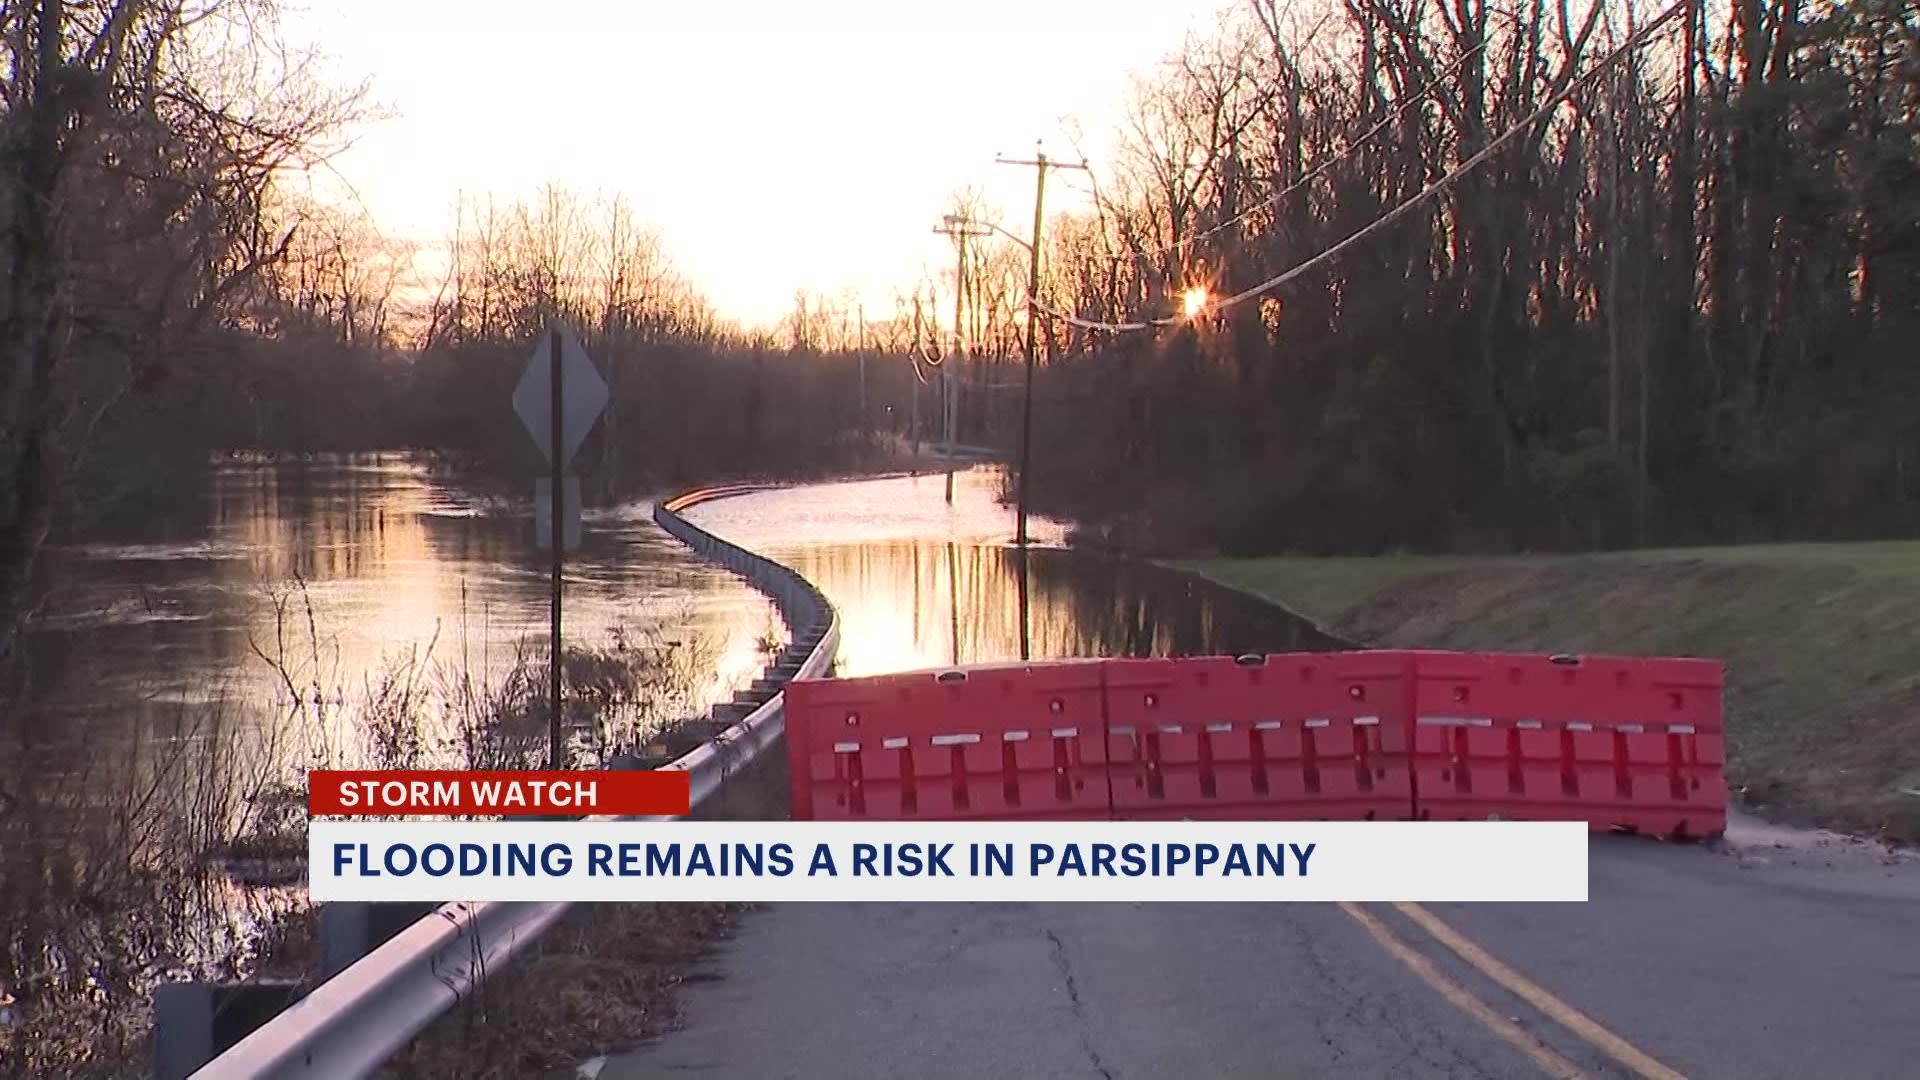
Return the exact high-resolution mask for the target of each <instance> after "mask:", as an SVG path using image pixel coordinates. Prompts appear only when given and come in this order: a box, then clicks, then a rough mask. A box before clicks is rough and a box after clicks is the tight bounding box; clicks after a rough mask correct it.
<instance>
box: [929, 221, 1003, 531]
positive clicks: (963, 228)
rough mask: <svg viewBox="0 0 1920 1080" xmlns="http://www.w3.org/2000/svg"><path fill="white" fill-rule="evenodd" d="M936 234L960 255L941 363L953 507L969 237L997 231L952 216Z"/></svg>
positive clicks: (965, 347) (964, 352)
mask: <svg viewBox="0 0 1920 1080" xmlns="http://www.w3.org/2000/svg"><path fill="white" fill-rule="evenodd" d="M933 231H934V232H937V233H940V234H942V235H945V236H951V237H953V238H954V240H955V241H956V242H957V244H958V247H959V253H960V261H959V265H958V268H957V269H956V270H955V272H954V277H953V352H951V353H949V354H948V355H947V358H946V359H945V360H943V361H941V363H940V373H941V376H942V378H941V380H940V387H941V391H942V392H941V395H940V396H941V398H942V400H943V402H944V404H945V408H944V410H943V411H944V412H945V414H946V417H945V423H946V441H947V454H946V456H947V505H948V506H952V505H953V425H954V421H955V420H957V419H958V418H959V413H958V411H957V410H956V409H955V407H954V400H953V394H954V375H955V374H956V372H955V370H954V369H955V367H956V366H957V365H958V364H959V363H960V358H961V357H963V356H965V355H966V352H967V341H966V336H965V335H966V322H965V319H966V303H967V240H968V238H969V237H984V236H992V235H993V230H992V229H991V228H988V227H987V226H985V225H981V224H978V223H976V222H972V221H969V220H967V219H966V218H965V217H962V216H961V215H959V214H948V215H947V216H946V217H945V218H944V219H943V220H942V221H941V222H940V224H939V226H938V227H936V228H935V229H934V230H933Z"/></svg>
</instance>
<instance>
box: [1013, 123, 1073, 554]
mask: <svg viewBox="0 0 1920 1080" xmlns="http://www.w3.org/2000/svg"><path fill="white" fill-rule="evenodd" d="M995 160H996V161H997V162H998V163H999V164H1002V165H1021V166H1026V167H1028V168H1031V169H1033V171H1034V181H1033V242H1032V243H1031V244H1029V245H1028V247H1027V341H1026V365H1027V371H1026V392H1025V394H1024V395H1023V397H1022V398H1021V404H1020V480H1019V495H1018V500H1017V501H1018V503H1019V510H1018V513H1019V518H1020V523H1019V527H1018V533H1017V539H1016V541H1015V542H1016V543H1018V544H1019V546H1021V547H1022V548H1024V547H1026V546H1027V492H1028V491H1029V489H1030V485H1029V478H1030V477H1031V476H1032V474H1033V368H1034V353H1035V350H1036V349H1037V344H1036V341H1035V335H1036V334H1038V333H1039V329H1040V228H1041V226H1042V225H1043V224H1044V223H1045V221H1046V201H1047V170H1048V169H1080V170H1083V171H1084V170H1086V168H1087V163H1086V162H1084V161H1082V162H1078V163H1073V162H1059V161H1054V160H1051V159H1050V158H1048V157H1047V155H1046V152H1045V151H1043V150H1040V149H1039V147H1038V145H1037V144H1036V146H1035V149H1034V155H1033V160H1031V161H1022V160H1020V159H1017V158H1004V157H1003V158H996V159H995Z"/></svg>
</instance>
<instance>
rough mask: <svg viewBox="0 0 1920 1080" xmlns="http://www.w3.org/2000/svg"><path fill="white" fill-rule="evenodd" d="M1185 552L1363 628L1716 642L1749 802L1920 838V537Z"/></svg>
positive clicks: (1703, 651) (1624, 642)
mask: <svg viewBox="0 0 1920 1080" xmlns="http://www.w3.org/2000/svg"><path fill="white" fill-rule="evenodd" d="M1177 565H1180V566H1183V567H1185V568H1187V569H1190V570H1193V571H1195V572H1197V573H1200V574H1202V575H1204V576H1206V577H1209V578H1212V579H1214V580H1216V581H1219V582H1221V583H1222V584H1225V585H1229V586H1232V587H1234V588H1238V589H1243V590H1245V591H1247V592H1251V593H1254V594H1257V595H1259V596H1263V597H1266V598H1268V599H1270V600H1274V601H1276V602H1279V603H1282V604H1285V605H1286V606H1287V607H1289V608H1292V609H1293V610H1295V611H1297V612H1300V613H1301V614H1303V615H1306V616H1308V617H1309V618H1311V619H1313V620H1314V621H1315V622H1318V623H1320V624H1321V625H1322V626H1324V627H1326V628H1327V629H1328V630H1331V631H1333V632H1334V633H1337V634H1339V635H1341V636H1343V637H1346V638H1349V639H1351V640H1354V641H1358V642H1362V643H1365V644H1368V645H1375V646H1401V647H1406V646H1420V647H1428V648H1445V649H1498V650H1524V651H1544V652H1580V653H1614V654H1625V655H1640V656H1654V655H1665V656H1704V657H1712V658H1715V659H1719V660H1722V661H1724V662H1725V664H1726V666H1727V698H1726V703H1727V756H1728V778H1729V781H1730V782H1731V784H1732V786H1733V787H1734V789H1735V791H1736V794H1737V796H1738V798H1739V799H1740V800H1741V801H1742V802H1743V803H1744V804H1745V805H1747V806H1749V807H1751V808H1753V809H1755V810H1757V811H1760V812H1763V813H1766V814H1768V815H1770V816H1774V817H1777V818H1781V819H1785V820H1789V821H1800V822H1810V823H1818V824H1823V825H1829V826H1834V827H1838V828H1844V829H1850V830H1859V831H1867V832H1873V833H1878V834H1880V835H1883V836H1885V837H1887V838H1889V839H1895V840H1903V841H1916V840H1920V542H1887V543H1871V544H1789V545H1756V546H1746V547H1721V548H1696V549H1685V550H1660V551H1639V552H1628V553H1608V554H1596V555H1578V556H1519V557H1484V558H1483V557H1452V556H1393V557H1381V558H1329V559H1312V558H1270V559H1208V560H1198V561H1191V562H1184V563H1179V564H1177Z"/></svg>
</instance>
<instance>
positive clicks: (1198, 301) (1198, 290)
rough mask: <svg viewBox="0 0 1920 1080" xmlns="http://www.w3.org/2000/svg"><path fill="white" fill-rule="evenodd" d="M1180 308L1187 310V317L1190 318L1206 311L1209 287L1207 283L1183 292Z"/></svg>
mask: <svg viewBox="0 0 1920 1080" xmlns="http://www.w3.org/2000/svg"><path fill="white" fill-rule="evenodd" d="M1180 309H1181V310H1182V311H1184V312H1186V315H1187V318H1189V319H1191V318H1194V317H1196V316H1198V315H1199V314H1200V313H1201V312H1202V311H1205V310H1206V309H1207V287H1206V286H1205V285H1195V286H1194V287H1193V288H1191V289H1188V290H1187V291H1186V292H1183V293H1181V294H1180Z"/></svg>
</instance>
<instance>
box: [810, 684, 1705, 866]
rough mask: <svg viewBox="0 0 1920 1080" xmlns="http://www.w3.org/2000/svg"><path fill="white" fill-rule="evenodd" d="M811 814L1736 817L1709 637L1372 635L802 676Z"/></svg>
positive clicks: (1598, 822) (1682, 822) (1689, 821)
mask: <svg viewBox="0 0 1920 1080" xmlns="http://www.w3.org/2000/svg"><path fill="white" fill-rule="evenodd" d="M786 693H787V709H786V717H787V721H786V722H787V738H788V741H789V749H788V753H789V761H790V767H791V778H792V795H793V816H794V817H795V818H797V819H823V820H832V819H848V818H852V819H862V818H864V819H878V820H897V819H914V818H922V819H956V818H993V819H1014V818H1033V819H1048V818H1051V819H1105V818H1118V819H1179V818H1211V819H1222V820H1260V819H1269V820H1316V819H1317V820H1365V819H1400V818H1437V819H1444V820H1470V819H1485V818H1521V819H1534V820H1557V821H1586V822H1588V823H1589V824H1590V825H1591V826H1592V827H1593V828H1595V829H1600V830H1611V829H1620V828H1625V829H1632V830H1635V831H1638V832H1643V833H1649V834H1655V835H1660V836H1716V835H1719V834H1720V833H1722V832H1724V831H1725V829H1726V799H1727V787H1726V780H1725V775H1724V768H1725V754H1726V747H1725V733H1724V728H1723V723H1722V717H1721V693H1722V676H1721V667H1720V665H1719V664H1718V663H1716V662H1713V661H1706V660H1664V659H1663V660H1633V659H1622V658H1617V657H1583V658H1570V657H1548V656H1533V655H1505V654H1497V653H1444V652H1414V651H1366V652H1349V653H1296V654H1280V655H1273V656H1266V657H1247V658H1242V659H1239V660H1236V659H1232V658H1227V657H1203V658H1198V659H1184V660H1089V661H1072V662H1065V663H1050V664H1028V665H1004V666H999V667H977V668H972V669H969V670H966V671H949V672H938V673H936V672H918V673H912V674H906V675H888V676H881V677H878V678H868V679H845V680H834V679H809V680H799V681H796V682H794V683H792V684H790V685H789V687H788V688H787V692H786Z"/></svg>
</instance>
